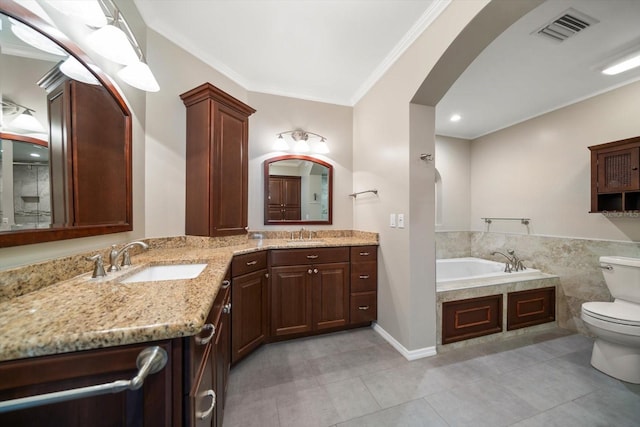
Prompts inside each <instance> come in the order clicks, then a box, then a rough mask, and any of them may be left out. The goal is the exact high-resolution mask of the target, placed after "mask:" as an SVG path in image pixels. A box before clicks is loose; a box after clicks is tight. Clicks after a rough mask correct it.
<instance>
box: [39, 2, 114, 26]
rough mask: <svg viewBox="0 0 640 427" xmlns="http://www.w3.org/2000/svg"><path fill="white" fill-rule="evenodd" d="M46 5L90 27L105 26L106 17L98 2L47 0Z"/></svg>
mask: <svg viewBox="0 0 640 427" xmlns="http://www.w3.org/2000/svg"><path fill="white" fill-rule="evenodd" d="M47 4H50V5H51V6H53V7H54V8H55V9H56V10H58V12H61V13H63V14H65V15H67V16H69V17H70V18H72V19H75V20H76V21H79V22H82V23H83V24H85V25H88V26H90V27H93V28H101V27H104V26H105V25H107V17H106V16H104V13H103V12H102V7H101V6H100V3H98V0H82V1H78V0H47Z"/></svg>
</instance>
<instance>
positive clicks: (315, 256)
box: [307, 255, 318, 259]
mask: <svg viewBox="0 0 640 427" xmlns="http://www.w3.org/2000/svg"><path fill="white" fill-rule="evenodd" d="M317 258H318V255H307V259H317Z"/></svg>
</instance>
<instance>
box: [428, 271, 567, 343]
mask: <svg viewBox="0 0 640 427" xmlns="http://www.w3.org/2000/svg"><path fill="white" fill-rule="evenodd" d="M473 264H475V265H473ZM443 265H444V268H443ZM478 269H479V270H480V271H478ZM472 270H474V271H472ZM436 271H437V273H436V275H437V276H436V277H437V283H436V290H437V318H438V329H437V345H438V351H445V350H448V349H452V348H459V347H463V346H466V345H469V344H475V343H479V342H490V341H496V340H501V339H503V338H505V337H510V336H514V335H522V334H527V333H530V332H535V331H540V330H544V329H549V328H555V327H557V321H556V320H555V308H556V298H555V295H556V289H557V285H558V284H559V279H558V276H555V275H551V274H546V273H543V272H541V271H539V270H535V269H529V268H527V269H526V270H524V271H519V272H514V273H504V264H502V263H496V262H494V261H488V260H482V259H478V258H457V259H456V258H454V259H448V260H438V261H437V267H436ZM474 274H475V275H474ZM443 307H444V309H443ZM443 320H444V321H443ZM443 326H444V328H443ZM443 341H444V342H443Z"/></svg>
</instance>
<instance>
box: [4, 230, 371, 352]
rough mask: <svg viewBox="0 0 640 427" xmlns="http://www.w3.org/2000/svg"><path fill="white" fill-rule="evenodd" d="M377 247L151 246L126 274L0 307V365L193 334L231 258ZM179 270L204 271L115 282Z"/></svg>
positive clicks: (328, 243)
mask: <svg viewBox="0 0 640 427" xmlns="http://www.w3.org/2000/svg"><path fill="white" fill-rule="evenodd" d="M371 234H373V233H371ZM377 244H378V242H377V238H375V239H372V238H371V237H369V236H352V237H328V238H322V239H321V241H320V242H318V243H315V244H312V245H310V244H309V243H306V242H301V243H297V242H289V241H287V240H284V239H265V240H247V241H246V243H243V244H239V245H233V246H225V247H217V248H216V247H214V248H211V247H204V248H203V247H199V246H194V245H190V246H183V247H167V248H162V247H159V248H155V247H153V246H152V248H151V249H149V250H148V251H145V252H142V253H140V254H138V255H135V256H133V257H132V263H133V266H132V267H129V268H127V269H123V270H122V271H119V272H115V273H109V274H108V275H107V277H103V278H97V279H91V273H90V272H89V273H85V274H81V275H79V276H76V277H73V278H70V279H67V280H63V281H60V282H57V283H54V284H51V285H49V286H46V287H43V288H41V289H38V290H35V291H32V292H28V293H25V294H22V295H18V296H15V297H12V298H10V299H7V300H4V301H2V302H0V361H1V360H12V359H21V358H26V357H34V356H41V355H47V354H57V353H66V352H72V351H78V350H87V349H93V348H102V347H111V346H118V345H125V344H133V343H139V342H148V341H156V340H163V339H172V338H177V337H184V336H191V335H195V334H197V333H198V332H199V331H200V329H201V328H202V326H203V324H204V321H205V318H206V316H207V314H208V313H209V310H210V309H211V305H212V303H213V300H214V298H215V296H216V294H217V293H218V290H219V288H220V285H221V282H222V280H223V279H224V276H225V273H226V271H227V269H228V267H229V266H230V263H231V260H232V258H233V255H236V254H241V253H250V252H255V251H260V250H268V249H282V248H286V249H293V248H300V247H302V248H309V247H336V246H357V245H377ZM184 263H206V264H207V267H206V268H205V269H204V270H203V271H202V273H201V274H200V275H199V276H198V277H196V278H194V279H188V280H163V281H156V282H135V283H121V282H120V281H121V280H123V279H125V278H126V277H128V276H131V275H133V274H135V273H136V272H138V271H140V270H142V269H144V268H145V267H146V266H149V265H154V264H184ZM87 270H89V268H88V269H87Z"/></svg>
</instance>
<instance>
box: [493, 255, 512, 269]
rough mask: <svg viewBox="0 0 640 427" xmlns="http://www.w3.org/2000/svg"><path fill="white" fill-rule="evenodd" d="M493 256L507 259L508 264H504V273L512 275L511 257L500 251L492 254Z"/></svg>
mask: <svg viewBox="0 0 640 427" xmlns="http://www.w3.org/2000/svg"><path fill="white" fill-rule="evenodd" d="M491 255H502V256H503V257H505V258H506V259H507V262H505V263H504V272H505V273H511V272H512V271H513V259H511V257H509V256H507V255H505V254H503V253H502V252H498V251H495V252H491Z"/></svg>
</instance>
